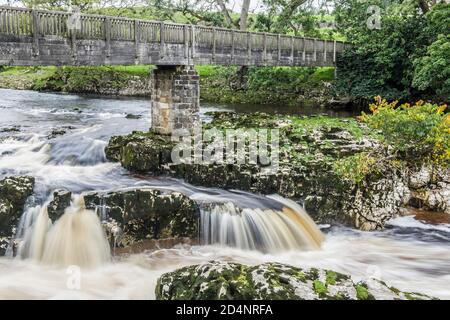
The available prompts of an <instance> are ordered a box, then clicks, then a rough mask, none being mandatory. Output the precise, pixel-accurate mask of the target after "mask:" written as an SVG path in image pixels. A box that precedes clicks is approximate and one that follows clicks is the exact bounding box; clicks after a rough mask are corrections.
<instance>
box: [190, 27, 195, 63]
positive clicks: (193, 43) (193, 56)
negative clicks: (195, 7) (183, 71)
mask: <svg viewBox="0 0 450 320" xmlns="http://www.w3.org/2000/svg"><path fill="white" fill-rule="evenodd" d="M191 45H192V53H191V57H192V59H194V58H195V27H194V25H192V26H191ZM192 63H194V62H192Z"/></svg>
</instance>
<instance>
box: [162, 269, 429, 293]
mask: <svg viewBox="0 0 450 320" xmlns="http://www.w3.org/2000/svg"><path fill="white" fill-rule="evenodd" d="M155 291H156V298H157V299H159V300H261V299H263V300H374V299H383V300H385V299H387V300H393V299H431V297H428V296H426V295H423V294H420V293H407V292H401V291H400V290H398V289H396V288H393V287H389V286H388V285H386V284H385V283H384V282H381V281H378V280H375V279H369V280H367V281H364V282H358V283H356V282H354V281H353V280H352V279H351V277H350V276H348V275H345V274H342V273H339V272H335V271H331V270H324V269H315V268H312V269H309V270H307V269H301V268H297V267H293V266H289V265H284V264H280V263H272V262H269V263H264V264H261V265H257V266H246V265H242V264H238V263H231V262H221V261H216V262H209V263H205V264H201V265H194V266H188V267H184V268H181V269H178V270H176V271H173V272H170V273H166V274H163V275H162V276H161V277H160V278H159V279H158V282H157V285H156V290H155Z"/></svg>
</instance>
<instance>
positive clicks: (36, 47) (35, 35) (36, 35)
mask: <svg viewBox="0 0 450 320" xmlns="http://www.w3.org/2000/svg"><path fill="white" fill-rule="evenodd" d="M31 15H32V17H33V55H34V56H38V55H39V34H40V28H39V27H40V25H41V23H40V17H39V13H38V12H37V11H35V10H33V11H32V12H31Z"/></svg>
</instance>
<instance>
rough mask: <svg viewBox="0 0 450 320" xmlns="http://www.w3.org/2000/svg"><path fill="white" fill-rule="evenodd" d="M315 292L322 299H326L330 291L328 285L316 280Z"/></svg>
mask: <svg viewBox="0 0 450 320" xmlns="http://www.w3.org/2000/svg"><path fill="white" fill-rule="evenodd" d="M313 286H314V291H315V292H316V293H317V295H318V296H319V297H320V298H324V297H325V296H326V295H327V292H328V289H327V285H326V284H325V283H323V282H322V281H320V280H314V282H313Z"/></svg>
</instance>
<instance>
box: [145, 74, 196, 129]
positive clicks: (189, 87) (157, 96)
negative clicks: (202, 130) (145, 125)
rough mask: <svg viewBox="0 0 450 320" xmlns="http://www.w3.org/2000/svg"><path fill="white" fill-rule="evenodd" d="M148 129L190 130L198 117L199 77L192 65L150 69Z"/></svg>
mask: <svg viewBox="0 0 450 320" xmlns="http://www.w3.org/2000/svg"><path fill="white" fill-rule="evenodd" d="M151 76H152V107H151V112H152V130H153V131H154V132H156V133H159V134H166V135H169V134H172V132H173V131H174V130H189V131H192V129H193V127H194V125H195V124H196V123H197V122H198V120H199V107H200V78H199V75H198V73H197V71H196V70H195V69H194V67H193V66H185V65H179V66H158V67H157V68H156V69H154V70H153V71H152V75H151Z"/></svg>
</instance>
